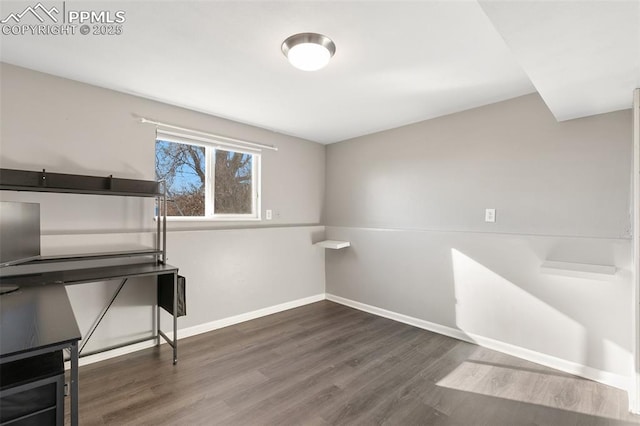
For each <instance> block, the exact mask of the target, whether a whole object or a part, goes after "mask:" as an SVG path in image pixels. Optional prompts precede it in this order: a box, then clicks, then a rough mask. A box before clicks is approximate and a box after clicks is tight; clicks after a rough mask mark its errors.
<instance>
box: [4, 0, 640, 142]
mask: <svg viewBox="0 0 640 426" xmlns="http://www.w3.org/2000/svg"><path fill="white" fill-rule="evenodd" d="M43 3H44V4H45V5H55V4H56V2H47V1H45V2H43ZM58 3H61V2H58ZM25 4H26V3H25V2H17V3H12V2H6V1H3V2H2V3H1V6H0V15H1V18H5V17H6V15H8V13H10V12H19V11H20V10H22V9H24V7H25ZM67 5H72V6H73V7H74V8H76V9H89V10H111V11H115V10H118V9H122V10H124V11H125V12H126V18H127V20H126V22H125V23H124V24H123V29H124V33H123V34H122V35H119V36H94V35H87V36H82V35H75V36H57V37H56V36H35V37H31V36H0V38H1V40H0V48H1V50H0V59H1V60H2V61H3V62H7V63H11V64H15V65H19V66H23V67H27V68H31V69H35V70H38V71H43V72H47V73H50V74H54V75H59V76H62V77H66V78H70V79H74V80H79V81H83V82H86V83H90V84H94V85H97V86H101V87H106V88H110V89H114V90H118V91H122V92H126V93H132V94H136V95H140V96H143V97H147V98H151V99H156V100H160V101H163V102H167V103H170V104H175V105H179V106H184V107H187V108H191V109H194V110H198V111H203V112H207V113H210V114H214V115H217V116H221V117H226V118H230V119H233V120H236V121H240V122H244V123H249V124H253V125H257V126H260V127H264V128H267V129H271V130H275V131H278V132H281V133H285V134H290V135H294V136H299V137H302V138H305V139H309V140H312V141H316V142H321V143H332V142H337V141H341V140H345V139H348V138H352V137H355V136H360V135H364V134H368V133H373V132H376V131H380V130H384V129H388V128H393V127H397V126H401V125H404V124H408V123H412V122H416V121H421V120H425V119H428V118H433V117H437V116H441V115H444V114H449V113H452V112H457V111H461V110H465V109H469V108H473V107H476V106H480V105H486V104H490V103H494V102H497V101H501V100H504V99H509V98H512V97H516V96H520V95H523V94H526V93H531V92H534V91H536V90H538V91H539V92H540V93H541V95H542V96H543V98H544V99H545V101H546V102H547V104H548V105H549V107H550V109H551V110H552V112H553V113H554V114H555V116H556V118H558V119H561V120H562V119H567V118H574V117H580V116H585V115H592V114H598V113H602V112H608V111H613V110H618V109H622V108H629V107H630V106H631V98H632V96H631V91H632V89H633V88H634V87H639V86H640V34H639V31H640V30H639V29H638V28H640V0H629V1H617V2H608V1H602V2H594V1H585V2H578V1H568V2H558V1H543V2H520V1H505V2H494V1H481V2H480V4H479V3H478V2H476V1H444V0H442V1H409V2H402V1H388V2H382V1H353V2H347V1H341V2H328V1H288V2H285V1H277V2H276V1H260V2H247V1H226V2H222V1H210V2H202V1H201V2H195V1H182V2H178V1H170V2H158V1H156V2H152V1H129V2H95V1H92V2H75V1H74V2H67ZM68 7H71V6H68ZM298 32H319V33H323V34H325V35H327V36H329V37H331V38H332V39H333V41H334V42H335V44H336V47H337V50H336V54H335V56H334V57H333V59H332V60H331V62H330V63H329V65H328V66H327V68H325V69H323V70H321V71H317V72H313V73H308V72H304V71H299V70H297V69H294V68H293V67H291V66H290V65H289V64H288V62H287V61H286V59H285V58H284V56H283V55H282V53H281V52H280V44H281V43H282V41H283V40H284V39H285V38H287V37H288V36H289V35H291V34H294V33H298ZM534 85H535V87H534ZM175 124H180V123H175Z"/></svg>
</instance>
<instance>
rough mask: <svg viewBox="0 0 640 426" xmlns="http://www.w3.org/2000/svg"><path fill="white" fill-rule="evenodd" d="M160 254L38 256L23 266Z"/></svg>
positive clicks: (139, 252) (143, 250)
mask: <svg viewBox="0 0 640 426" xmlns="http://www.w3.org/2000/svg"><path fill="white" fill-rule="evenodd" d="M159 254H162V250H155V249H141V250H123V251H108V252H100V253H85V254H63V255H55V256H40V257H39V258H37V259H34V260H31V261H29V262H26V263H25V265H28V264H34V263H40V262H46V263H52V262H73V261H77V260H89V259H94V260H95V259H112V258H119V257H139V256H156V255H159Z"/></svg>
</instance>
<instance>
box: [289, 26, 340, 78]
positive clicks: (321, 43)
mask: <svg viewBox="0 0 640 426" xmlns="http://www.w3.org/2000/svg"><path fill="white" fill-rule="evenodd" d="M282 53H284V56H286V57H287V59H289V62H290V63H291V65H293V66H294V67H296V68H298V69H301V70H303V71H316V70H319V69H320V68H324V67H325V66H326V65H327V64H328V63H329V59H331V57H332V56H333V54H334V53H336V45H335V44H334V43H333V41H331V39H330V38H329V37H327V36H324V35H322V34H316V33H300V34H294V35H292V36H291V37H289V38H287V39H286V40H285V41H284V42H283V43H282Z"/></svg>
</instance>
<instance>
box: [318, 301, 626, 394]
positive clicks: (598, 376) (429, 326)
mask: <svg viewBox="0 0 640 426" xmlns="http://www.w3.org/2000/svg"><path fill="white" fill-rule="evenodd" d="M326 297H327V300H331V301H332V302H336V303H340V304H341V305H345V306H349V307H352V308H355V309H358V310H361V311H364V312H368V313H370V314H374V315H378V316H381V317H384V318H389V319H392V320H394V321H398V322H402V323H405V324H409V325H412V326H414V327H418V328H422V329H424V330H429V331H433V332H435V333H438V334H443V335H445V336H449V337H453V338H455V339H458V340H462V341H465V342H469V343H475V344H477V345H479V346H483V347H485V348H488V349H492V350H495V351H498V352H502V353H505V354H507V355H512V356H515V357H518V358H522V359H525V360H527V361H531V362H535V363H537V364H541V365H544V366H547V367H551V368H555V369H556V370H560V371H563V372H565V373H569V374H573V375H576V376H580V377H584V378H586V379H589V380H593V381H596V382H599V383H603V384H605V385H609V386H613V387H616V388H619V389H622V390H625V391H630V390H631V389H632V387H631V386H632V384H633V383H632V380H631V378H629V377H626V376H623V375H620V374H616V373H611V372H609V371H604V370H598V369H596V368H592V367H588V366H585V365H581V364H577V363H575V362H572V361H567V360H564V359H561V358H557V357H554V356H552V355H547V354H544V353H541V352H536V351H533V350H531V349H527V348H523V347H520V346H515V345H512V344H510V343H505V342H501V341H499V340H495V339H491V338H488V337H483V336H479V335H476V334H472V333H466V332H464V331H462V330H460V329H457V328H452V327H448V326H444V325H440V324H436V323H433V322H429V321H425V320H421V319H418V318H414V317H410V316H407V315H403V314H399V313H397V312H393V311H388V310H386V309H382V308H378V307H376V306H371V305H367V304H365V303H360V302H356V301H354V300H350V299H345V298H344V297H340V296H336V295H333V294H329V293H327V295H326Z"/></svg>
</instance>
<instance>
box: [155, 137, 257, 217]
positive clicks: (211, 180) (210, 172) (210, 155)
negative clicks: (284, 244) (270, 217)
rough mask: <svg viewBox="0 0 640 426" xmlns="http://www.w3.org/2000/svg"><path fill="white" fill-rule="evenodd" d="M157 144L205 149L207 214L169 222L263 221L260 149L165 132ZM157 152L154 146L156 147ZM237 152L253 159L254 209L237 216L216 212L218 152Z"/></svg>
mask: <svg viewBox="0 0 640 426" xmlns="http://www.w3.org/2000/svg"><path fill="white" fill-rule="evenodd" d="M155 141H156V143H157V142H158V141H166V142H174V143H181V144H186V145H195V146H200V147H203V148H204V149H205V173H206V176H205V187H204V192H205V194H204V201H205V211H204V216H167V220H171V221H177V222H193V221H259V220H262V214H261V213H262V209H261V206H260V198H261V197H260V195H261V183H262V182H261V181H262V179H261V174H262V173H261V172H262V170H261V166H262V155H261V152H260V150H256V149H251V148H237V147H235V146H229V145H228V144H227V143H225V142H223V141H216V140H214V139H208V138H207V139H204V138H200V137H198V136H191V135H189V136H185V137H178V136H175V135H168V134H166V133H164V132H162V133H161V132H158V134H157V135H156V140H155ZM154 149H155V145H154ZM218 150H220V151H227V152H229V151H230V152H238V153H241V154H248V155H251V156H253V158H252V160H251V209H252V213H246V214H238V213H218V214H216V213H215V205H214V204H215V194H214V190H215V156H216V151H218Z"/></svg>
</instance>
